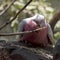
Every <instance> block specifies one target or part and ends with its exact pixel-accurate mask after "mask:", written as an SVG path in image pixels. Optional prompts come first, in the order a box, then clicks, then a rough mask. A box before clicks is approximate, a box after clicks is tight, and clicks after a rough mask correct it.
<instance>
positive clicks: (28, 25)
mask: <svg viewBox="0 0 60 60" xmlns="http://www.w3.org/2000/svg"><path fill="white" fill-rule="evenodd" d="M43 27H45V28H43ZM38 28H43V29H41V30H39V31H38V32H33V33H29V34H25V35H19V41H28V42H30V43H31V44H33V45H43V46H47V45H49V44H50V45H51V44H52V43H53V41H52V40H53V32H52V30H51V27H50V25H49V24H48V23H47V22H46V20H45V17H44V16H43V15H40V14H36V15H34V16H33V17H29V18H26V19H23V20H22V21H21V22H20V23H19V26H18V31H19V32H24V31H32V30H35V29H38Z"/></svg>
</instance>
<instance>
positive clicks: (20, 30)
mask: <svg viewBox="0 0 60 60" xmlns="http://www.w3.org/2000/svg"><path fill="white" fill-rule="evenodd" d="M25 24H26V22H25V21H24V20H22V21H21V22H20V23H19V25H18V32H23V28H24V26H25ZM21 36H22V35H19V38H20V37H21Z"/></svg>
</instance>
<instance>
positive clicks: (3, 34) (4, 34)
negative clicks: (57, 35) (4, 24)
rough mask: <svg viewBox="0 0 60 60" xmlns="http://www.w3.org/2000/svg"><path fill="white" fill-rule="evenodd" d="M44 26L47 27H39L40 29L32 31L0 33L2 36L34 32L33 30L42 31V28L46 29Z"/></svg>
mask: <svg viewBox="0 0 60 60" xmlns="http://www.w3.org/2000/svg"><path fill="white" fill-rule="evenodd" d="M44 28H45V27H43V28H38V29H35V30H32V31H24V32H16V33H0V36H13V35H22V34H29V33H32V32H37V31H40V30H41V29H44Z"/></svg>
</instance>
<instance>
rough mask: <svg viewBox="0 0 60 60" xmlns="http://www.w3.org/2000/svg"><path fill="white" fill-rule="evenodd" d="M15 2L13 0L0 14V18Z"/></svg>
mask: <svg viewBox="0 0 60 60" xmlns="http://www.w3.org/2000/svg"><path fill="white" fill-rule="evenodd" d="M15 1H16V0H13V1H12V2H11V3H10V4H9V5H8V6H7V7H6V8H5V9H4V10H3V11H2V12H0V16H2V15H3V14H4V13H5V12H7V10H8V9H9V8H10V7H11V6H12V5H13V3H14V2H15Z"/></svg>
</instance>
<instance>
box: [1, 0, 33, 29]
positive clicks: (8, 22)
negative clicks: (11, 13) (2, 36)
mask: <svg viewBox="0 0 60 60" xmlns="http://www.w3.org/2000/svg"><path fill="white" fill-rule="evenodd" d="M31 1H32V0H30V1H29V2H28V3H27V4H26V5H25V6H24V7H23V8H22V9H21V10H19V11H18V12H17V14H16V15H15V17H14V18H13V19H11V20H9V21H7V22H6V23H5V24H3V25H2V26H1V27H0V30H1V29H2V28H4V27H5V26H7V25H8V24H10V23H11V22H12V21H14V20H15V19H16V17H17V16H18V15H19V14H20V13H21V12H22V11H23V10H24V9H25V8H26V7H27V6H28V5H29V4H30V2H31Z"/></svg>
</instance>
